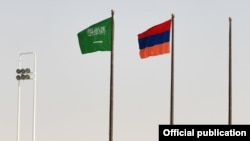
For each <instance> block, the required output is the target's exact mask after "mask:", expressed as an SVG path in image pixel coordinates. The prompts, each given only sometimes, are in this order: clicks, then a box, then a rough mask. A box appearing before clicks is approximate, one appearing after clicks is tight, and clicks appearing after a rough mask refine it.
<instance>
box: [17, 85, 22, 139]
mask: <svg viewBox="0 0 250 141" xmlns="http://www.w3.org/2000/svg"><path fill="white" fill-rule="evenodd" d="M20 83H21V81H20V80H18V106H17V141H20V112H21V111H20V105H21V104H20V102H21V86H20Z"/></svg>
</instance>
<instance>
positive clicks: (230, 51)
mask: <svg viewBox="0 0 250 141" xmlns="http://www.w3.org/2000/svg"><path fill="white" fill-rule="evenodd" d="M231 22H232V18H231V17H229V90H228V92H229V95H228V124H229V125H231V124H232V30H231V26H232V24H231Z"/></svg>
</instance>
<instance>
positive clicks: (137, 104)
mask: <svg viewBox="0 0 250 141" xmlns="http://www.w3.org/2000/svg"><path fill="white" fill-rule="evenodd" d="M249 6H250V1H248V0H238V1H235V0H220V1H218V0H210V1H204V0H189V1H187V0H178V1H176V0H147V1H145V0H144V1H142V0H121V1H117V0H105V1H103V0H91V1H88V0H82V1H81V0H70V1H66V0H60V1H59V0H53V1H51V0H37V1H32V0H22V1H20V0H1V2H0V18H1V26H0V31H1V32H0V57H1V59H0V64H1V66H2V67H1V68H2V69H1V71H0V72H1V74H2V77H1V79H0V86H1V88H0V111H1V116H0V125H1V126H0V140H4V141H15V140H17V107H18V106H17V105H18V81H17V80H16V78H15V77H16V69H17V68H18V59H19V55H20V53H25V52H36V55H37V62H36V64H37V81H36V82H37V91H36V93H37V97H36V98H37V104H36V117H37V118H36V141H56V140H60V141H68V140H71V141H78V140H88V141H96V140H108V138H109V137H108V132H109V83H110V81H109V80H110V73H109V72H110V52H108V51H106V52H95V53H90V54H85V55H82V54H81V52H80V47H79V44H78V39H77V33H78V32H80V31H81V30H83V29H85V28H86V27H88V26H90V25H92V24H94V23H96V22H99V21H101V20H103V19H106V18H108V17H110V16H111V10H112V9H113V10H114V11H115V14H114V22H115V33H114V129H113V130H114V132H113V134H114V136H113V139H114V141H126V140H131V141H137V140H144V141H152V140H158V126H159V124H169V121H170V78H171V77H170V69H171V66H170V65H171V54H164V55H159V56H154V57H149V58H146V59H140V57H139V45H138V38H137V35H138V34H139V33H141V32H143V31H145V30H146V29H148V28H149V27H151V26H153V25H156V24H159V23H162V22H164V21H166V20H168V19H170V18H171V14H172V13H173V14H175V32H174V34H175V37H174V45H175V56H174V57H175V68H174V69H175V76H174V78H175V82H174V96H175V99H174V124H227V123H228V52H229V51H228V45H229V38H228V37H229V20H228V18H229V17H232V95H233V100H232V123H233V124H250V120H249V119H250V111H249V110H248V107H250V103H249V100H250V95H249V94H250V89H249V86H250V82H249V79H250V75H249V72H250V63H249V60H250V56H249V52H250V48H249V46H250V43H249V37H250V26H249V25H250V19H249V12H250V9H249ZM22 63H23V66H24V67H32V65H33V64H34V61H33V58H32V56H31V55H26V56H23V60H22ZM20 85H21V92H20V94H21V130H20V131H21V133H20V134H21V136H20V139H21V140H25V141H32V114H33V111H32V110H33V107H32V106H33V81H32V80H29V81H22V82H21V83H20Z"/></svg>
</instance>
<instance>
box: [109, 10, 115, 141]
mask: <svg viewBox="0 0 250 141" xmlns="http://www.w3.org/2000/svg"><path fill="white" fill-rule="evenodd" d="M111 15H112V34H111V41H112V43H111V55H110V107H109V141H113V102H114V100H113V65H114V46H113V44H114V10H113V9H112V10H111Z"/></svg>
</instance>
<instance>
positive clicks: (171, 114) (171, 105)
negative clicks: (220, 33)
mask: <svg viewBox="0 0 250 141" xmlns="http://www.w3.org/2000/svg"><path fill="white" fill-rule="evenodd" d="M174 17H175V15H174V14H172V43H171V45H172V50H171V96H170V125H172V124H174Z"/></svg>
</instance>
